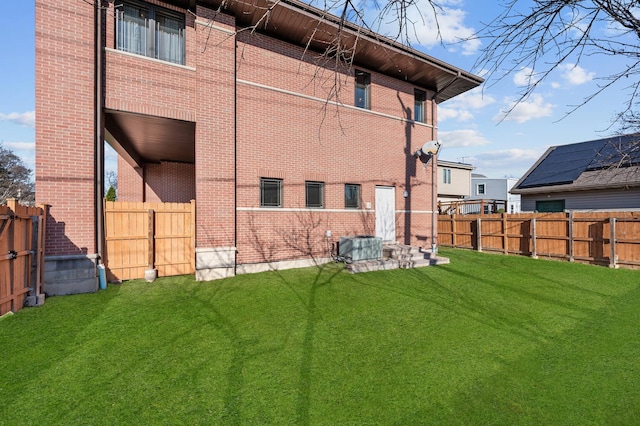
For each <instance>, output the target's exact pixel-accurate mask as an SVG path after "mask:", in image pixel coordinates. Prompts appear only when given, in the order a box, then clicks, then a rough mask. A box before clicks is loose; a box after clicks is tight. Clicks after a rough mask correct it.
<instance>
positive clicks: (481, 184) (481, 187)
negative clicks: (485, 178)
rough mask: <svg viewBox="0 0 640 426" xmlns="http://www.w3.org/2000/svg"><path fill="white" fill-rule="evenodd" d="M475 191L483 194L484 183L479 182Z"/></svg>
mask: <svg viewBox="0 0 640 426" xmlns="http://www.w3.org/2000/svg"><path fill="white" fill-rule="evenodd" d="M476 191H477V195H484V192H485V187H484V183H479V184H478V187H477V188H476Z"/></svg>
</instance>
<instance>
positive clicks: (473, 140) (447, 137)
mask: <svg viewBox="0 0 640 426" xmlns="http://www.w3.org/2000/svg"><path fill="white" fill-rule="evenodd" d="M438 139H439V140H441V141H442V147H443V148H455V147H470V146H483V145H488V144H490V143H491V142H490V141H489V140H488V139H486V138H485V137H484V136H482V134H480V132H478V131H477V130H473V129H464V130H453V131H450V132H438Z"/></svg>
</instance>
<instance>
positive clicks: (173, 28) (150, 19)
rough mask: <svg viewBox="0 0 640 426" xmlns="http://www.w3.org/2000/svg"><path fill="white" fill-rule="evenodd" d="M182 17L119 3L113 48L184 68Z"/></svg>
mask: <svg viewBox="0 0 640 426" xmlns="http://www.w3.org/2000/svg"><path fill="white" fill-rule="evenodd" d="M184 28H185V23H184V16H183V15H181V14H179V13H176V12H172V11H170V10H168V9H164V8H162V7H159V6H155V5H151V4H147V3H142V2H129V1H125V2H123V3H122V7H121V8H118V9H117V12H116V48H117V49H118V50H122V51H125V52H129V53H134V54H136V55H143V56H147V57H150V58H155V59H159V60H162V61H167V62H173V63H175V64H181V65H184V63H185V54H184V52H185V47H184V46H185V39H184Z"/></svg>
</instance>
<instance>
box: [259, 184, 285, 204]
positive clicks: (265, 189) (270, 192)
mask: <svg viewBox="0 0 640 426" xmlns="http://www.w3.org/2000/svg"><path fill="white" fill-rule="evenodd" d="M260 207H282V179H270V178H260Z"/></svg>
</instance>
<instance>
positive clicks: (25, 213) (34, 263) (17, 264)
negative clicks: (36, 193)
mask: <svg viewBox="0 0 640 426" xmlns="http://www.w3.org/2000/svg"><path fill="white" fill-rule="evenodd" d="M45 217H46V208H40V207H26V206H21V205H19V204H18V203H17V201H16V200H12V199H9V200H7V205H6V206H0V315H4V314H5V313H7V312H9V311H11V312H17V311H19V310H20V309H22V307H23V305H24V302H25V298H26V297H27V295H28V294H27V293H31V295H32V296H34V302H33V303H34V304H35V300H37V299H35V298H38V299H40V298H41V297H42V273H43V269H42V266H43V265H44V232H45V230H44V226H45V220H44V218H45ZM40 300H44V298H42V299H40Z"/></svg>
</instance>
